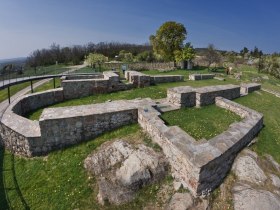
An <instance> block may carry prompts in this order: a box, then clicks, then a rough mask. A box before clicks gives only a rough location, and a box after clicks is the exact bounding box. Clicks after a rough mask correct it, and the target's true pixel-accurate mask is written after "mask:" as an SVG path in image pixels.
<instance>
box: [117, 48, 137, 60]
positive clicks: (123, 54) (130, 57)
mask: <svg viewBox="0 0 280 210" xmlns="http://www.w3.org/2000/svg"><path fill="white" fill-rule="evenodd" d="M118 57H119V59H120V60H121V61H123V62H128V63H129V62H132V61H133V55H132V53H131V52H127V51H125V50H121V51H120V52H119V56H118Z"/></svg>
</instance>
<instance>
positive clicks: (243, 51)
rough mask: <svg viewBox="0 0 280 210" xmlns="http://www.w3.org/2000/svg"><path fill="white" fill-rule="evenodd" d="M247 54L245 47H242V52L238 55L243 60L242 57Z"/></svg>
mask: <svg viewBox="0 0 280 210" xmlns="http://www.w3.org/2000/svg"><path fill="white" fill-rule="evenodd" d="M248 52H249V50H248V48H247V47H244V48H243V49H242V50H240V55H242V57H243V58H244V56H245V55H246V54H247V53H248Z"/></svg>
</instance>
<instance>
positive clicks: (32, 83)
mask: <svg viewBox="0 0 280 210" xmlns="http://www.w3.org/2000/svg"><path fill="white" fill-rule="evenodd" d="M30 84H31V93H33V82H32V80H30Z"/></svg>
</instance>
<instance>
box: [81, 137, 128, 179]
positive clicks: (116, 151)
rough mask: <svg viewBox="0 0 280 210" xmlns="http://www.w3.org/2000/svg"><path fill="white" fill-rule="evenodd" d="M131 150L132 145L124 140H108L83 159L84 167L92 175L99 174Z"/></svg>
mask: <svg viewBox="0 0 280 210" xmlns="http://www.w3.org/2000/svg"><path fill="white" fill-rule="evenodd" d="M132 152H133V148H132V146H131V145H130V144H128V143H127V142H125V141H122V140H117V141H114V142H112V143H111V142H108V143H105V144H103V145H102V146H101V147H100V149H98V151H95V152H93V153H92V154H90V155H89V156H88V157H87V158H86V159H85V161H84V167H85V168H86V169H87V170H88V171H90V173H92V174H93V175H99V174H101V173H102V172H104V171H106V170H108V169H110V168H112V167H113V166H115V165H116V164H117V163H120V162H122V161H123V160H125V159H126V158H127V157H128V156H129V155H130V154H131V153H132Z"/></svg>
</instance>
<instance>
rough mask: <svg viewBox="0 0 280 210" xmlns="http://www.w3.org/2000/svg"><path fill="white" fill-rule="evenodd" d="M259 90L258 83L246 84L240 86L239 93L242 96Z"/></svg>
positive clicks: (259, 85)
mask: <svg viewBox="0 0 280 210" xmlns="http://www.w3.org/2000/svg"><path fill="white" fill-rule="evenodd" d="M260 89H261V84H258V83H247V84H241V89H240V92H241V94H243V95H246V94H248V93H251V92H254V91H256V90H260Z"/></svg>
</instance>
